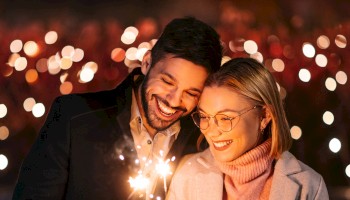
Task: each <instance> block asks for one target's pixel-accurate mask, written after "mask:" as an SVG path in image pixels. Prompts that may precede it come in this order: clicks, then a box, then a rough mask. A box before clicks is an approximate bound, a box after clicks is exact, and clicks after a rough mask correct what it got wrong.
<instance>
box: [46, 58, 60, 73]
mask: <svg viewBox="0 0 350 200" xmlns="http://www.w3.org/2000/svg"><path fill="white" fill-rule="evenodd" d="M47 66H48V71H49V74H51V75H55V74H58V73H59V72H60V71H61V67H60V64H59V63H58V62H57V61H56V56H50V58H49V59H48V60H47Z"/></svg>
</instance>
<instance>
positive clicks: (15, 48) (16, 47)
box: [10, 40, 23, 53]
mask: <svg viewBox="0 0 350 200" xmlns="http://www.w3.org/2000/svg"><path fill="white" fill-rule="evenodd" d="M22 48H23V43H22V40H14V41H12V42H11V44H10V51H11V52H12V53H18V52H20V51H21V50H22Z"/></svg>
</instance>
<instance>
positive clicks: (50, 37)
mask: <svg viewBox="0 0 350 200" xmlns="http://www.w3.org/2000/svg"><path fill="white" fill-rule="evenodd" d="M57 39H58V34H57V32H56V31H49V32H47V33H46V35H45V43H46V44H54V43H55V42H56V41H57Z"/></svg>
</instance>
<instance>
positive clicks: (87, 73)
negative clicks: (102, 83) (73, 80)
mask: <svg viewBox="0 0 350 200" xmlns="http://www.w3.org/2000/svg"><path fill="white" fill-rule="evenodd" d="M93 78H94V71H93V70H92V69H90V68H88V67H85V68H83V69H82V70H81V72H80V80H81V81H82V82H84V83H87V82H90V81H91V80H92V79H93Z"/></svg>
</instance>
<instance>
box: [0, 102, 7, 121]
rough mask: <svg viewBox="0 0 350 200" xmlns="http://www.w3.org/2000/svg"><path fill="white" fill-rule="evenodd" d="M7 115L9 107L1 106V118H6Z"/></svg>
mask: <svg viewBox="0 0 350 200" xmlns="http://www.w3.org/2000/svg"><path fill="white" fill-rule="evenodd" d="M6 114H7V107H6V105H5V104H0V118H4V117H5V116H6Z"/></svg>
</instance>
